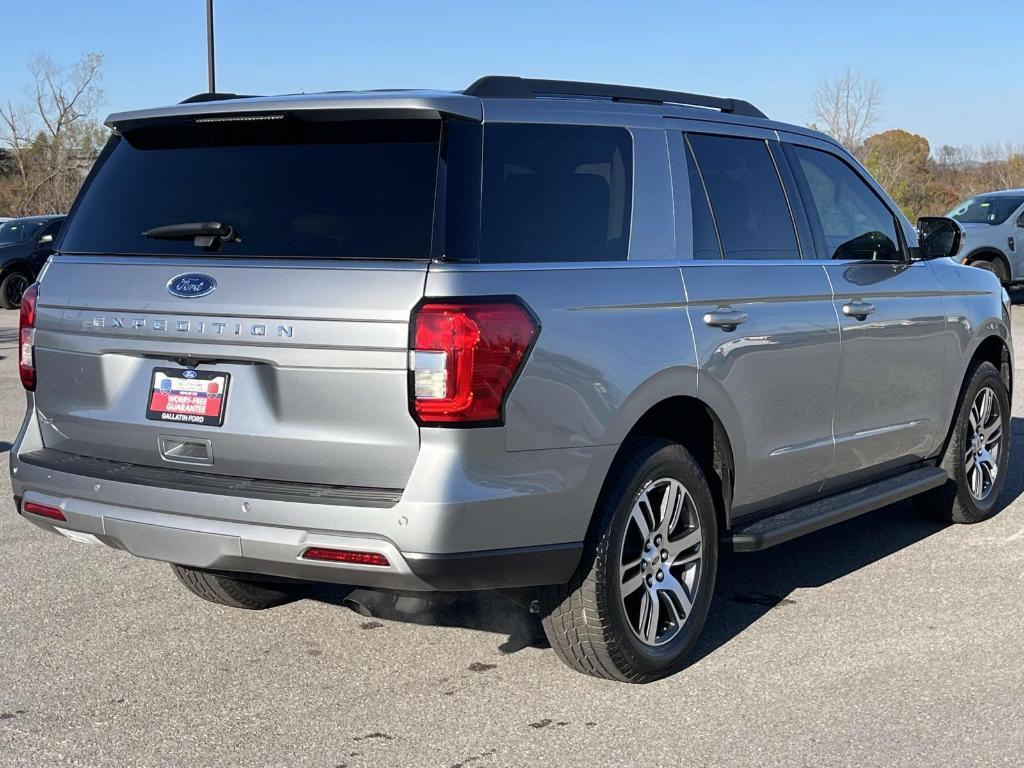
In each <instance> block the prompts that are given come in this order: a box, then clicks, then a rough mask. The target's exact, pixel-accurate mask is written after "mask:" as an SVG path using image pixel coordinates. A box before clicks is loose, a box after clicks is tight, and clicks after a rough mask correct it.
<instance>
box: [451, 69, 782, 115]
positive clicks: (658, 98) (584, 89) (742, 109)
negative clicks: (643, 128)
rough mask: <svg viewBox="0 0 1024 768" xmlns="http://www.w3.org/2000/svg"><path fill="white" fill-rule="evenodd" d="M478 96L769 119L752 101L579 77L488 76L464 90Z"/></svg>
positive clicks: (481, 97) (470, 94)
mask: <svg viewBox="0 0 1024 768" xmlns="http://www.w3.org/2000/svg"><path fill="white" fill-rule="evenodd" d="M463 93H464V94H466V95H467V96H475V97H477V98H478V99H535V98H543V97H545V96H561V97H573V96H575V97H581V96H582V97H584V98H596V99H610V100H611V101H622V102H629V103H639V104H682V105H684V106H688V107H705V108H709V109H717V110H719V111H720V112H725V113H726V114H730V115H742V116H743V117H757V118H761V119H767V115H765V113H764V112H762V111H761V110H759V109H758V108H757V107H755V106H754V105H753V104H751V103H750V102H749V101H743V100H741V99H730V98H724V97H721V96H705V95H703V94H700V93H687V92H685V91H662V90H658V89H655V88H638V87H636V86H632V85H610V84H607V83H586V82H579V81H576V80H536V79H530V78H525V77H508V76H502V75H488V76H486V77H481V78H480V79H479V80H477V81H476V82H474V83H473V84H472V85H470V86H469V87H468V88H466V90H464V91H463Z"/></svg>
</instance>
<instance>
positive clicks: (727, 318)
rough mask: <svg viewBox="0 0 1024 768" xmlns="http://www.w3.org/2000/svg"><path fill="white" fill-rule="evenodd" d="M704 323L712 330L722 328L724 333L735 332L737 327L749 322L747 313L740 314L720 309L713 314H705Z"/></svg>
mask: <svg viewBox="0 0 1024 768" xmlns="http://www.w3.org/2000/svg"><path fill="white" fill-rule="evenodd" d="M704 322H705V323H706V324H708V325H710V326H711V327H712V328H721V329H722V330H723V331H735V330H736V326H737V325H742V324H743V323H745V322H747V313H746V312H738V311H736V310H733V309H729V308H727V307H720V308H718V309H716V310H714V311H713V312H705V313H704Z"/></svg>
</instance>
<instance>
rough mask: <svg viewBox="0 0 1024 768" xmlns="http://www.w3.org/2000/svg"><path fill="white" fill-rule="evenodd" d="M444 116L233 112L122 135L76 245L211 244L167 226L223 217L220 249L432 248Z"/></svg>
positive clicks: (401, 254) (74, 223) (113, 249)
mask: <svg viewBox="0 0 1024 768" xmlns="http://www.w3.org/2000/svg"><path fill="white" fill-rule="evenodd" d="M440 131H441V121H440V120H438V119H421V120H398V119H395V120H360V121H343V122H338V121H331V122H328V121H324V120H319V121H313V120H310V121H306V120H300V119H297V118H294V117H292V116H288V115H278V116H272V117H271V119H267V120H263V121H253V122H245V121H239V120H232V119H226V120H224V121H223V122H211V123H200V124H187V125H181V124H178V125H172V126H166V125H164V126H148V127H142V128H137V129H135V130H133V131H129V132H127V133H126V134H125V135H124V136H122V137H115V138H113V139H112V140H111V142H112V144H111V145H110V146H108V148H107V149H106V150H105V151H104V156H103V157H102V158H101V160H100V163H99V167H98V168H97V170H96V171H95V174H94V176H93V178H92V180H91V181H90V182H89V184H88V186H87V187H86V189H85V191H84V192H83V194H82V198H81V200H80V201H79V203H78V206H77V208H76V210H75V212H74V213H73V215H72V217H71V219H70V220H69V222H68V225H67V232H66V234H65V236H64V240H63V243H62V248H61V250H62V251H64V252H65V253H104V254H108V253H109V254H143V255H151V254H152V255H187V256H194V255H203V254H204V253H209V252H210V249H206V250H204V248H203V247H201V246H197V245H196V242H197V239H196V238H193V237H191V236H189V237H175V238H171V239H164V238H153V237H149V238H147V237H144V236H143V232H147V231H149V230H152V229H154V228H156V227H167V226H168V225H181V224H192V223H196V222H219V223H221V224H222V225H224V226H225V227H231V229H232V231H233V232H234V234H235V236H234V237H232V238H225V239H224V241H223V242H221V241H219V240H218V241H216V242H215V243H214V244H213V250H214V251H216V252H217V254H218V255H219V256H275V257H296V258H352V259H427V258H429V257H430V246H431V235H432V232H433V220H434V196H435V195H434V193H435V189H434V187H435V180H436V176H437V164H438V148H439V138H440Z"/></svg>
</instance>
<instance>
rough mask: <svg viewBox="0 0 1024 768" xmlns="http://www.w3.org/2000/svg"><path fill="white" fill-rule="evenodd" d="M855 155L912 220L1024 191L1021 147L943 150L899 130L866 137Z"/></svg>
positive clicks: (1023, 166)
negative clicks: (1001, 192) (1003, 192)
mask: <svg viewBox="0 0 1024 768" xmlns="http://www.w3.org/2000/svg"><path fill="white" fill-rule="evenodd" d="M856 154H857V156H858V158H859V159H860V160H861V162H862V163H864V165H865V167H866V168H867V169H868V170H869V171H870V172H871V175H872V176H874V177H875V178H876V179H877V180H878V183H879V184H881V185H882V186H883V187H884V188H885V189H886V191H888V193H889V194H890V195H891V196H892V198H893V200H895V201H896V204H897V205H899V207H900V208H901V209H902V211H903V213H905V214H906V215H907V217H908V218H909V219H910V220H911V221H916V220H917V217H918V216H939V215H942V214H943V213H945V212H947V211H948V210H950V209H951V208H952V207H953V206H955V205H956V204H957V203H958V202H960V201H962V200H966V199H967V198H969V197H973V196H974V195H977V194H980V193H982V192H991V191H993V190H997V189H1013V188H1017V187H1024V146H1018V147H1014V146H1012V145H1005V146H1002V147H996V146H984V147H982V148H981V149H980V150H974V149H972V148H971V147H952V146H949V145H943V146H941V147H939V149H938V150H937V151H936V152H935V153H934V154H933V153H932V152H931V148H930V147H929V146H928V140H927V139H925V138H924V137H923V136H918V135H916V134H913V133H908V132H907V131H902V130H898V129H897V130H892V131H883V132H882V133H877V134H875V135H873V136H870V137H868V138H867V139H866V140H865V141H864V143H863V144H862V145H861V146H860V147H859V148H857V150H856Z"/></svg>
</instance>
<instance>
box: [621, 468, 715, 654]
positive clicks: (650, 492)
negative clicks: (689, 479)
mask: <svg viewBox="0 0 1024 768" xmlns="http://www.w3.org/2000/svg"><path fill="white" fill-rule="evenodd" d="M702 558H703V554H702V533H701V526H700V519H699V517H698V516H697V510H696V508H695V507H694V502H693V498H692V497H691V495H690V494H689V493H688V492H687V490H686V488H684V487H683V485H682V483H680V482H679V481H678V480H675V479H673V478H670V477H664V478H660V479H657V480H652V481H651V482H649V483H647V484H645V485H644V486H643V487H642V488H641V489H640V491H639V492H638V493H637V495H636V497H635V498H634V500H633V507H632V510H631V512H630V516H629V520H628V522H627V524H626V531H625V534H624V536H623V541H622V552H621V557H620V559H619V576H620V581H619V583H620V595H621V600H622V605H623V608H624V609H625V612H626V619H627V623H628V624H629V626H630V628H631V629H632V630H633V633H634V634H635V635H636V636H637V638H639V639H640V641H641V642H643V643H644V644H646V645H650V646H660V645H664V644H665V643H667V642H669V641H670V640H672V638H674V637H676V635H678V634H679V632H680V631H681V630H682V628H683V625H684V624H685V622H686V619H687V618H688V616H689V615H690V612H691V611H692V609H693V604H694V601H695V600H696V597H697V588H698V585H699V584H700V576H701V566H702Z"/></svg>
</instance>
